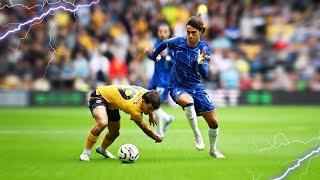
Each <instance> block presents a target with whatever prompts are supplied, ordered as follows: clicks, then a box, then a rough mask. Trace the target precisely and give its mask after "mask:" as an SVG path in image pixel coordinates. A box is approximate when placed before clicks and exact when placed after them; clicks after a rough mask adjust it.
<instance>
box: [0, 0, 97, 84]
mask: <svg viewBox="0 0 320 180" xmlns="http://www.w3.org/2000/svg"><path fill="white" fill-rule="evenodd" d="M61 2H64V3H66V4H69V5H71V6H72V7H73V8H72V9H70V8H67V7H65V6H63V5H60V6H58V7H51V8H49V9H48V10H47V11H46V12H44V13H42V14H41V15H39V16H37V17H34V18H32V19H30V20H28V21H26V22H23V23H9V24H7V25H6V26H5V27H8V26H9V25H13V24H15V25H17V27H16V28H14V29H11V30H9V31H7V32H6V33H4V34H3V35H1V36H0V41H1V40H2V39H4V38H6V37H7V36H8V35H9V34H11V33H15V32H18V31H20V30H21V28H22V27H24V26H29V27H28V30H27V32H26V33H25V35H24V37H22V38H19V41H18V43H17V46H16V49H18V47H19V45H20V42H21V40H24V39H26V38H27V36H28V33H29V31H30V30H31V28H32V26H33V25H35V24H39V23H42V22H43V20H44V18H45V17H47V16H48V15H53V16H54V14H53V12H54V11H58V10H64V11H68V12H70V13H73V16H74V18H75V19H76V21H77V17H76V14H75V13H76V11H77V10H78V9H79V8H82V7H90V6H92V5H94V4H97V3H99V2H100V0H95V1H92V2H90V3H89V4H79V5H75V0H73V1H72V2H68V1H66V0H59V1H56V2H52V3H50V2H49V1H48V0H44V1H43V2H42V4H36V5H33V6H27V5H24V4H14V3H13V2H12V1H11V0H9V3H10V5H4V6H1V7H0V10H1V9H4V8H13V7H22V8H25V9H34V8H38V7H41V9H40V10H39V11H38V12H37V13H39V12H42V11H43V8H44V7H45V5H46V4H47V5H49V7H50V6H52V5H56V4H59V3H61ZM54 18H55V16H54ZM55 29H56V24H55V23H53V25H52V26H51V25H50V27H49V46H50V48H51V49H52V54H51V57H50V60H49V62H48V64H47V66H46V69H45V72H44V74H43V77H42V78H45V76H46V74H47V71H48V69H49V66H50V65H51V64H52V63H53V62H54V58H55V54H61V53H59V52H57V51H56V49H55V48H54V47H53V46H52V32H53V31H55Z"/></svg>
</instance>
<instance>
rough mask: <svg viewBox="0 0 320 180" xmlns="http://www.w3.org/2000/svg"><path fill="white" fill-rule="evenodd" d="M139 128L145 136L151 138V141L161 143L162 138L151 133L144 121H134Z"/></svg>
mask: <svg viewBox="0 0 320 180" xmlns="http://www.w3.org/2000/svg"><path fill="white" fill-rule="evenodd" d="M134 122H135V123H136V124H137V125H138V126H139V127H140V129H141V130H142V131H143V132H144V133H145V134H146V135H148V136H149V137H150V138H152V139H153V140H155V141H156V142H161V141H162V137H159V136H157V135H156V134H155V133H154V132H153V131H151V130H150V129H149V128H148V126H147V124H146V123H145V122H144V121H134Z"/></svg>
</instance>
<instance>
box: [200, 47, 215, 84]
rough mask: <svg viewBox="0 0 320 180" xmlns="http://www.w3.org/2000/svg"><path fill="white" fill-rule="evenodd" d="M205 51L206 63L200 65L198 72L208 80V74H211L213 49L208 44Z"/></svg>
mask: <svg viewBox="0 0 320 180" xmlns="http://www.w3.org/2000/svg"><path fill="white" fill-rule="evenodd" d="M203 50H204V51H205V57H204V59H205V60H204V61H203V63H202V64H199V65H198V71H199V74H200V75H201V76H202V77H203V78H208V74H209V61H210V58H211V55H212V51H211V48H210V46H209V45H208V44H206V43H205V44H204V46H203Z"/></svg>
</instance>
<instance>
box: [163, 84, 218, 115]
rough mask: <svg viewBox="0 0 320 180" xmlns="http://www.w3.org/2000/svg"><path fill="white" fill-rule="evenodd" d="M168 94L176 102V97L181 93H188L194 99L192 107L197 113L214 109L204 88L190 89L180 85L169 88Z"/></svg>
mask: <svg viewBox="0 0 320 180" xmlns="http://www.w3.org/2000/svg"><path fill="white" fill-rule="evenodd" d="M169 90H170V96H171V97H172V99H173V100H174V102H176V103H177V104H178V98H179V96H180V95H181V94H183V93H188V94H189V95H190V96H191V97H192V98H193V101H194V108H195V110H196V113H197V115H200V113H203V112H209V111H214V109H215V108H214V105H213V103H212V102H211V100H210V99H209V95H208V94H207V93H206V92H205V91H204V90H192V89H185V88H181V87H176V88H170V89H169Z"/></svg>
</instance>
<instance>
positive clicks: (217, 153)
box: [209, 149, 226, 159]
mask: <svg viewBox="0 0 320 180" xmlns="http://www.w3.org/2000/svg"><path fill="white" fill-rule="evenodd" d="M209 154H210V156H213V157H215V158H218V159H224V158H226V157H225V156H224V155H223V154H222V153H221V152H220V151H218V150H217V149H214V150H212V151H210V152H209Z"/></svg>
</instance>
